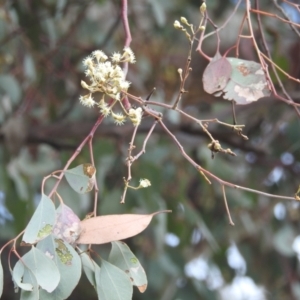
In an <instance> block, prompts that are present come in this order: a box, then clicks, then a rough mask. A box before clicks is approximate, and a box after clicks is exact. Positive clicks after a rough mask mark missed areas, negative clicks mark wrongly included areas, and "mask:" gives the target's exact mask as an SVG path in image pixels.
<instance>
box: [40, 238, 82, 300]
mask: <svg viewBox="0 0 300 300" xmlns="http://www.w3.org/2000/svg"><path fill="white" fill-rule="evenodd" d="M36 247H37V248H38V249H39V250H41V251H42V252H43V253H44V254H45V255H46V256H48V257H50V258H51V259H52V260H53V261H54V262H55V264H56V266H57V268H58V270H59V273H60V281H59V284H58V286H57V287H56V288H55V290H54V291H53V292H51V294H50V293H48V292H47V291H45V290H41V291H40V298H41V299H44V300H47V299H49V300H50V299H51V300H52V299H66V298H68V297H69V296H70V295H71V293H72V291H73V290H74V288H75V287H76V285H77V284H78V282H79V279H80V276H81V261H80V257H79V255H78V254H77V252H76V251H75V250H74V248H73V247H72V246H71V245H70V244H68V243H66V242H64V241H63V240H60V239H57V238H55V237H54V236H53V235H52V234H51V235H49V236H48V237H47V238H45V239H44V240H42V241H40V242H39V243H38V244H37V246H36Z"/></svg>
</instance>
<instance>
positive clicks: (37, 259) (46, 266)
mask: <svg viewBox="0 0 300 300" xmlns="http://www.w3.org/2000/svg"><path fill="white" fill-rule="evenodd" d="M49 256H50V255H48V254H45V253H43V252H42V251H41V250H39V249H37V248H35V247H32V248H31V250H30V251H29V252H27V253H26V254H25V255H24V256H23V257H22V260H23V262H24V264H25V265H26V266H27V267H28V268H29V269H30V270H31V271H32V273H33V274H34V275H35V277H36V280H37V282H38V284H39V285H40V286H41V288H43V289H44V290H46V291H47V292H49V293H51V292H53V291H54V289H55V288H56V287H57V286H58V284H59V281H60V274H59V270H58V268H57V267H56V265H55V263H54V261H53V260H52V259H51V256H50V257H49Z"/></svg>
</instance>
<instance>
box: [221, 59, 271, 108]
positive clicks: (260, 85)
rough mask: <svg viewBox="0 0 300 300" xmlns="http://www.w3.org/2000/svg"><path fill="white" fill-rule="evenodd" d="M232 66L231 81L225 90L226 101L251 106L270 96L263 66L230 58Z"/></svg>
mask: <svg viewBox="0 0 300 300" xmlns="http://www.w3.org/2000/svg"><path fill="white" fill-rule="evenodd" d="M227 60H228V61H229V62H230V64H231V66H232V73H231V76H230V80H229V82H228V83H227V85H226V87H225V88H224V90H223V92H224V99H227V100H234V101H235V102H236V103H237V104H249V103H251V102H253V101H257V100H258V99H260V98H263V97H267V96H270V94H271V92H270V90H269V88H268V83H267V80H266V77H265V73H264V71H263V69H262V67H261V65H260V64H259V63H257V62H254V61H248V60H243V59H239V58H234V57H229V58H227Z"/></svg>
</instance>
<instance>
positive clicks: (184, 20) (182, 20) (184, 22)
mask: <svg viewBox="0 0 300 300" xmlns="http://www.w3.org/2000/svg"><path fill="white" fill-rule="evenodd" d="M180 21H181V23H182V24H185V25H188V26H189V25H190V24H189V22H188V20H187V19H186V18H185V17H181V18H180Z"/></svg>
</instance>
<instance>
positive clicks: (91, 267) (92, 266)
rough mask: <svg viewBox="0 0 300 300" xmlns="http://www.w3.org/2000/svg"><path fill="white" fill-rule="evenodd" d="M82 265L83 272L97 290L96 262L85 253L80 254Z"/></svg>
mask: <svg viewBox="0 0 300 300" xmlns="http://www.w3.org/2000/svg"><path fill="white" fill-rule="evenodd" d="M80 258H81V263H82V268H83V271H84V273H85V275H86V277H87V279H88V280H89V282H90V283H91V285H92V286H93V287H94V288H96V279H95V271H96V265H97V264H96V262H95V261H93V260H92V259H91V258H90V257H89V256H88V255H87V254H86V253H85V252H83V253H81V254H80Z"/></svg>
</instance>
